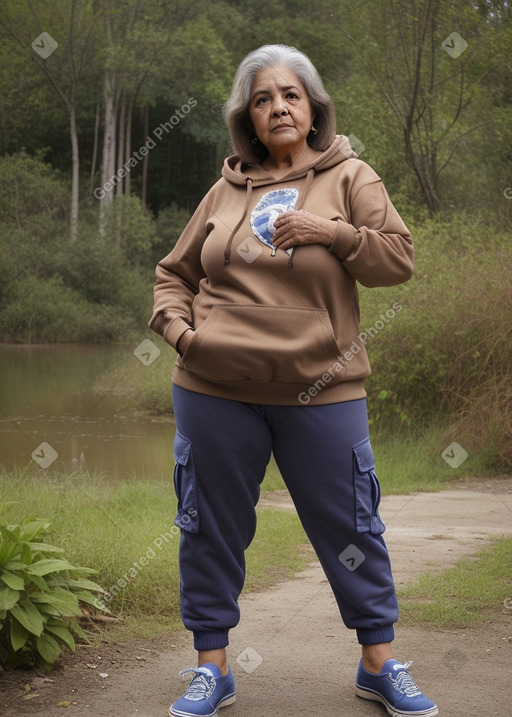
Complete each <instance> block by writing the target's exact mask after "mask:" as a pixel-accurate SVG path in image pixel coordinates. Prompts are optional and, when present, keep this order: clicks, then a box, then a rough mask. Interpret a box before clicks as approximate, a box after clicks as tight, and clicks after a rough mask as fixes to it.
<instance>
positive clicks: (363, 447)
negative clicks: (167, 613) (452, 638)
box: [173, 386, 398, 650]
mask: <svg viewBox="0 0 512 717" xmlns="http://www.w3.org/2000/svg"><path fill="white" fill-rule="evenodd" d="M173 400H174V413H175V416H176V425H177V432H176V438H175V444H174V456H175V460H176V466H175V472H174V482H175V488H176V493H177V496H178V514H177V517H176V520H175V523H176V525H178V526H179V527H180V528H181V538H180V556H179V561H180V580H181V614H182V619H183V623H184V625H185V627H186V628H187V629H189V630H191V631H192V632H193V633H194V647H195V649H196V650H213V649H217V648H221V647H225V646H227V645H228V633H229V630H230V628H233V627H235V625H237V624H238V621H239V619H240V612H239V608H238V597H239V595H240V592H241V590H242V587H243V584H244V578H245V558H244V551H245V549H246V548H247V547H248V546H249V544H250V543H251V540H252V538H253V537H254V533H255V530H256V512H255V506H256V503H257V502H258V498H259V493H260V484H261V482H262V480H263V477H264V475H265V469H266V466H267V463H268V461H269V459H270V456H271V452H273V453H274V457H275V460H276V463H277V465H278V467H279V470H280V472H281V475H282V476H283V479H284V481H285V483H286V486H287V488H288V490H289V492H290V495H291V497H292V499H293V501H294V503H295V507H296V509H297V513H298V515H299V517H300V520H301V522H302V525H303V526H304V530H305V531H306V534H307V535H308V538H309V540H310V541H311V544H312V546H313V548H314V550H315V552H316V554H317V556H318V559H319V561H320V563H321V565H322V567H323V569H324V571H325V574H326V576H327V579H328V580H329V583H330V585H331V588H332V590H333V592H334V595H335V598H336V601H337V603H338V606H339V609H340V613H341V616H342V619H343V621H344V623H345V625H346V626H347V627H349V628H352V629H355V630H356V631H357V636H358V640H359V642H360V643H361V644H363V645H371V644H377V643H381V642H390V641H392V640H393V637H394V630H393V625H394V623H395V622H396V620H397V618H398V606H397V600H396V594H395V588H394V582H393V578H392V574H391V566H390V561H389V556H388V552H387V549H386V545H385V543H384V540H383V538H382V533H383V532H384V529H385V528H384V525H383V523H382V521H381V519H380V517H379V513H378V505H379V500H380V488H379V482H378V479H377V476H376V474H375V465H374V458H373V452H372V448H371V445H370V441H369V437H368V420H367V412H366V400H365V399H359V400H355V401H347V402H344V403H335V404H327V405H324V406H271V405H270V406H269V405H260V404H253V403H242V402H239V401H232V400H229V399H223V398H216V397H213V396H206V395H204V394H200V393H196V392H194V391H189V390H187V389H183V388H181V387H179V386H174V387H173Z"/></svg>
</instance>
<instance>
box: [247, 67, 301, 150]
mask: <svg viewBox="0 0 512 717" xmlns="http://www.w3.org/2000/svg"><path fill="white" fill-rule="evenodd" d="M249 116H250V118H251V120H252V123H253V126H254V130H255V132H256V136H257V137H258V139H259V140H260V142H261V143H262V144H264V145H265V147H266V148H267V149H268V151H269V153H270V155H272V154H273V153H274V152H275V151H278V152H279V151H282V150H283V149H285V150H291V151H294V150H295V151H296V150H298V149H300V148H301V147H302V146H303V145H304V144H305V143H306V138H307V136H308V134H309V132H310V130H311V124H312V122H313V111H312V108H311V103H310V101H309V97H308V95H307V92H306V90H305V88H304V85H303V84H302V82H301V81H300V80H299V78H298V77H297V75H296V74H295V72H293V70H290V69H289V68H288V67H282V66H278V67H269V68H267V69H265V70H261V72H259V73H258V74H257V75H256V77H255V78H254V82H253V86H252V92H251V100H250V105H249Z"/></svg>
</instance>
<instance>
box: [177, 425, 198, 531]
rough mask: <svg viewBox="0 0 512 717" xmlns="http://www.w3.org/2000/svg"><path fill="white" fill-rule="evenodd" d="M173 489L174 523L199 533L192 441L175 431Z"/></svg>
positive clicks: (183, 528)
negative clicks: (175, 508)
mask: <svg viewBox="0 0 512 717" xmlns="http://www.w3.org/2000/svg"><path fill="white" fill-rule="evenodd" d="M174 459H175V461H176V463H175V466H174V489H175V491H176V497H177V499H178V511H177V515H176V518H175V519H174V525H177V526H178V528H181V529H182V530H185V531H187V532H188V533H199V511H198V508H197V497H196V473H195V468H194V458H193V456H192V443H191V442H190V441H189V440H188V439H187V438H185V436H182V435H181V433H180V432H179V431H176V436H175V439H174Z"/></svg>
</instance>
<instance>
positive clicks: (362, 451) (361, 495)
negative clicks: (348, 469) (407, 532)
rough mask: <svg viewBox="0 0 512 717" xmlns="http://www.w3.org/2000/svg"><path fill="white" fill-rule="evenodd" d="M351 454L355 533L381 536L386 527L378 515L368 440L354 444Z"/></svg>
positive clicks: (376, 482) (378, 486)
mask: <svg viewBox="0 0 512 717" xmlns="http://www.w3.org/2000/svg"><path fill="white" fill-rule="evenodd" d="M352 452H353V481H354V506H355V524H356V531H357V532H358V533H372V534H373V535H381V534H382V533H383V532H384V531H385V530H386V526H385V525H384V523H383V522H382V520H381V518H380V515H379V504H380V484H379V479H378V478H377V474H376V473H375V458H374V455H373V450H372V446H371V443H370V439H369V438H365V439H363V440H362V441H359V443H356V444H355V445H354V446H353V447H352Z"/></svg>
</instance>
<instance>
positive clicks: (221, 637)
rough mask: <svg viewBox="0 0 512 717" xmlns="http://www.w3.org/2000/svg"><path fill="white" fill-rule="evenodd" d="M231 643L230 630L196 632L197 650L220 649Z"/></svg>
mask: <svg viewBox="0 0 512 717" xmlns="http://www.w3.org/2000/svg"><path fill="white" fill-rule="evenodd" d="M228 645H229V638H228V631H227V630H226V631H221V632H195V631H194V649H195V650H220V649H221V648H222V647H227V646H228Z"/></svg>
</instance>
